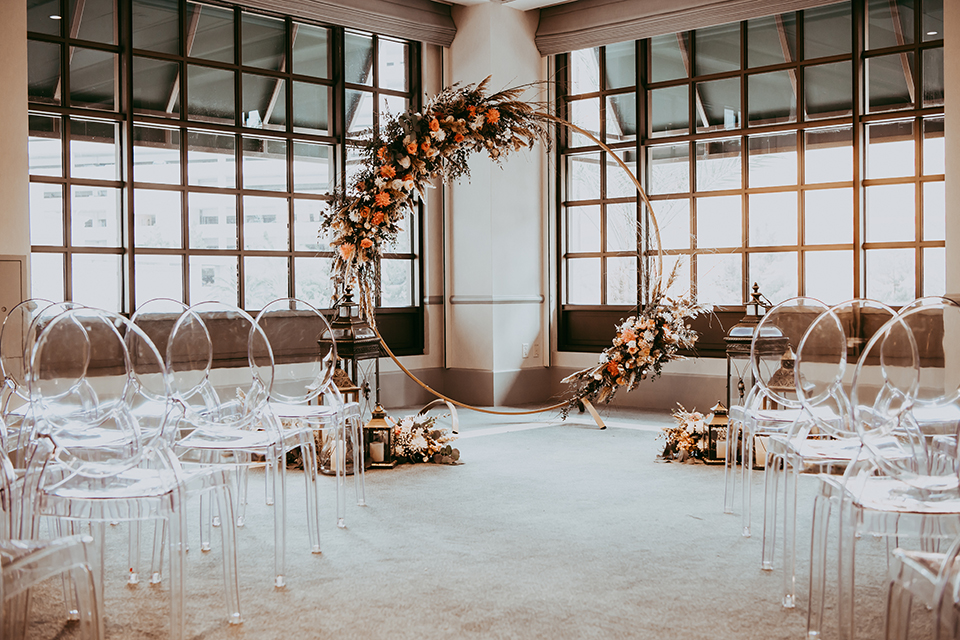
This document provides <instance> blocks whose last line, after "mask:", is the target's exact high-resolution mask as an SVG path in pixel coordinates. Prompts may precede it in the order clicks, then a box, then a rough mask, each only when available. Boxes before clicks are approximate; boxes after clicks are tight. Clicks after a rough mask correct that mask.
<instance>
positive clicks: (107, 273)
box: [72, 254, 123, 311]
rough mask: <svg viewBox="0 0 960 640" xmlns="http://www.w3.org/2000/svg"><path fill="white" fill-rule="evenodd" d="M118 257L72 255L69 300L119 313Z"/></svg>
mask: <svg viewBox="0 0 960 640" xmlns="http://www.w3.org/2000/svg"><path fill="white" fill-rule="evenodd" d="M120 258H121V256H118V255H104V254H74V255H73V296H72V297H73V301H74V302H79V303H80V304H83V305H86V306H88V307H95V308H97V309H105V310H107V311H121V306H120V305H121V300H123V294H122V293H121V290H120V287H121V286H122V280H121V277H120Z"/></svg>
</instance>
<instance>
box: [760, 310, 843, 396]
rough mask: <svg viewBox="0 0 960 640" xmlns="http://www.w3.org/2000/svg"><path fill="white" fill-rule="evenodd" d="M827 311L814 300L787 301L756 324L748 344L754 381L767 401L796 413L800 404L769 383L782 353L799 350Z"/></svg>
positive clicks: (776, 369) (768, 312) (778, 365)
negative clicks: (812, 326) (794, 410)
mask: <svg viewBox="0 0 960 640" xmlns="http://www.w3.org/2000/svg"><path fill="white" fill-rule="evenodd" d="M826 309H827V305H826V304H824V303H823V302H821V301H820V300H817V299H816V298H810V297H803V296H801V297H796V298H790V299H789V300H784V301H783V302H781V303H780V304H778V305H776V306H774V307H773V308H772V309H770V310H769V311H767V313H765V314H764V315H763V317H762V318H761V319H760V322H759V323H758V324H757V328H756V330H755V331H754V337H753V341H752V342H751V344H750V366H751V368H752V370H753V379H754V380H756V382H757V384H758V385H759V387H760V390H761V391H762V392H763V393H764V394H765V395H766V396H767V397H769V398H771V399H773V401H774V402H776V403H777V404H779V405H781V406H784V407H791V408H794V409H796V408H799V407H800V401H799V399H798V398H792V397H790V396H789V395H787V394H786V392H785V391H783V390H782V389H779V388H777V387H772V386H771V385H770V382H771V380H772V379H773V377H774V375H775V374H776V373H777V371H779V369H780V366H781V362H782V358H783V356H784V354H785V352H787V350H788V349H789V350H793V351H796V350H797V349H798V348H799V346H800V341H801V340H802V339H803V336H804V334H805V333H806V331H807V328H808V327H809V326H810V325H811V324H812V323H813V322H814V320H815V319H816V318H817V317H818V316H819V315H820V314H821V313H823V312H824V311H826Z"/></svg>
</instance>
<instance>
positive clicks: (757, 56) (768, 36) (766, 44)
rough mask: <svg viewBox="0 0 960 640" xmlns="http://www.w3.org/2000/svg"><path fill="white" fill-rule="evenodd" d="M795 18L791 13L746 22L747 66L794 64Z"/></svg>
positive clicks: (795, 56) (795, 57) (795, 43)
mask: <svg viewBox="0 0 960 640" xmlns="http://www.w3.org/2000/svg"><path fill="white" fill-rule="evenodd" d="M796 59H797V18H796V15H795V14H793V13H784V14H783V15H779V16H770V17H767V18H757V19H755V20H748V21H747V66H748V67H763V66H766V65H768V64H783V63H784V62H795V61H796Z"/></svg>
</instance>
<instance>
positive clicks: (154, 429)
mask: <svg viewBox="0 0 960 640" xmlns="http://www.w3.org/2000/svg"><path fill="white" fill-rule="evenodd" d="M131 333H132V334H136V335H135V338H134V341H135V343H136V344H137V345H138V348H139V349H140V352H141V353H140V357H141V359H142V360H143V361H144V362H145V361H146V360H147V359H151V360H152V365H151V366H152V368H153V370H154V371H156V372H158V374H157V375H158V380H159V386H160V387H161V391H160V392H159V393H158V395H159V396H160V397H162V398H164V399H166V398H168V397H169V384H168V383H167V377H166V374H165V370H164V367H163V358H162V357H161V356H160V352H159V351H158V350H157V349H156V347H155V346H154V345H153V343H152V342H151V341H150V338H149V337H148V336H147V335H146V334H145V333H143V332H142V330H141V329H139V328H138V327H137V326H136V325H134V324H133V323H131V322H130V321H129V320H127V319H126V318H124V317H123V316H121V315H119V314H116V313H111V312H107V311H100V310H94V309H88V308H79V309H72V310H68V311H64V312H63V313H61V314H59V315H57V316H55V317H53V318H52V319H51V320H50V321H49V323H48V324H47V325H46V326H45V327H44V328H43V331H42V332H41V333H40V335H39V337H38V338H37V341H36V344H35V345H34V346H33V349H32V352H31V356H30V367H29V369H28V374H27V387H28V389H29V392H30V399H31V407H32V409H33V418H34V420H35V421H36V428H37V429H38V430H42V431H43V432H44V433H49V434H50V435H51V436H52V437H53V439H54V441H55V442H56V443H57V456H58V458H59V460H60V461H61V462H62V463H63V464H65V465H66V466H67V467H68V468H70V469H72V470H74V471H75V472H76V473H78V474H80V475H83V476H87V477H107V476H112V475H115V474H117V473H119V472H120V471H123V470H125V469H129V468H132V467H133V466H136V465H137V464H139V463H140V461H141V460H142V458H143V455H144V453H145V452H146V451H149V450H151V449H153V448H154V447H155V446H157V445H158V444H159V442H160V438H162V437H163V436H164V435H165V426H166V418H167V411H166V410H165V408H163V407H161V408H160V409H159V410H157V411H154V412H152V413H151V414H150V415H151V416H153V417H151V418H150V419H144V420H141V419H139V418H138V417H137V415H136V414H137V413H138V412H137V411H136V409H137V408H139V406H140V405H141V403H142V402H143V401H144V395H143V394H142V393H141V384H140V381H139V380H138V379H137V376H136V374H135V372H134V369H133V363H132V359H131V357H130V353H129V352H128V350H127V344H128V338H129V334H131ZM154 418H155V419H154Z"/></svg>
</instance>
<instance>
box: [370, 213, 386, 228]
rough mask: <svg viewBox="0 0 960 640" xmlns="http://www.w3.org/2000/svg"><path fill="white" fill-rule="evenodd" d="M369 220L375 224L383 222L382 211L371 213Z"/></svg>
mask: <svg viewBox="0 0 960 640" xmlns="http://www.w3.org/2000/svg"><path fill="white" fill-rule="evenodd" d="M370 222H372V223H373V224H375V225H377V224H380V223H381V222H383V212H382V211H377V212H376V213H375V214H373V220H371V221H370Z"/></svg>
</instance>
